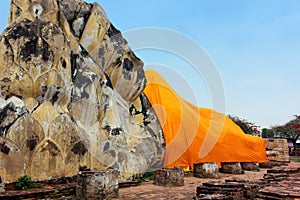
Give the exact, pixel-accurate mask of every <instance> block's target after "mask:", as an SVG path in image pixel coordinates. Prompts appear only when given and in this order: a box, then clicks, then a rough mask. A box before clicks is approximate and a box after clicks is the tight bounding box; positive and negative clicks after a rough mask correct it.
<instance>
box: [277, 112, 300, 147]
mask: <svg viewBox="0 0 300 200" xmlns="http://www.w3.org/2000/svg"><path fill="white" fill-rule="evenodd" d="M272 131H273V132H274V134H276V135H278V136H279V137H282V138H286V139H290V140H291V142H292V143H293V146H294V151H295V147H296V143H297V140H298V139H299V138H300V115H295V118H294V119H292V120H291V121H289V122H288V123H286V124H284V125H282V126H275V127H272Z"/></svg>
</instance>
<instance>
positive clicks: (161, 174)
mask: <svg viewBox="0 0 300 200" xmlns="http://www.w3.org/2000/svg"><path fill="white" fill-rule="evenodd" d="M154 184H155V185H159V186H169V187H176V186H183V185H184V172H183V169H182V167H175V168H170V169H160V170H156V171H155V178H154Z"/></svg>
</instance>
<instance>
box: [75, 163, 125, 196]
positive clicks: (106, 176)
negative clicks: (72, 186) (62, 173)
mask: <svg viewBox="0 0 300 200" xmlns="http://www.w3.org/2000/svg"><path fill="white" fill-rule="evenodd" d="M118 196H119V184H118V170H117V169H107V170H103V171H90V170H88V171H79V173H78V176H77V187H76V199H78V200H81V199H87V200H101V199H111V198H114V197H118Z"/></svg>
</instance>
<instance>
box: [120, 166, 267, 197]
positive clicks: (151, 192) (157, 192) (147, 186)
mask: <svg viewBox="0 0 300 200" xmlns="http://www.w3.org/2000/svg"><path fill="white" fill-rule="evenodd" d="M266 171H267V170H266V169H261V170H260V171H259V172H248V171H246V172H245V174H242V175H230V174H221V178H220V179H216V180H217V181H224V180H225V179H229V178H238V179H244V180H251V181H255V180H259V179H262V178H263V175H264V174H265V173H266ZM211 180H212V179H204V178H195V177H185V179H184V182H185V185H184V186H183V187H162V186H156V185H154V184H153V183H152V182H148V183H144V184H142V185H140V186H137V187H131V188H121V189H120V190H119V198H117V199H116V200H124V199H126V200H143V199H144V200H150V199H153V200H170V199H172V200H183V199H185V200H191V199H192V198H193V197H195V196H196V188H197V186H200V185H202V183H205V182H208V181H211Z"/></svg>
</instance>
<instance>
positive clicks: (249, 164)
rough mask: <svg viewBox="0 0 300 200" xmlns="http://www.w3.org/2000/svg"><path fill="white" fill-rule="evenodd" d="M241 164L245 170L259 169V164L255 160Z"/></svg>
mask: <svg viewBox="0 0 300 200" xmlns="http://www.w3.org/2000/svg"><path fill="white" fill-rule="evenodd" d="M241 166H242V169H243V170H246V171H259V165H258V163H255V162H242V163H241Z"/></svg>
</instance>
